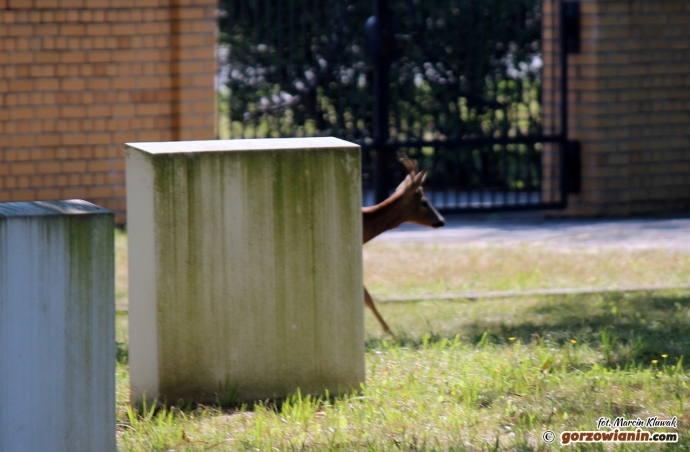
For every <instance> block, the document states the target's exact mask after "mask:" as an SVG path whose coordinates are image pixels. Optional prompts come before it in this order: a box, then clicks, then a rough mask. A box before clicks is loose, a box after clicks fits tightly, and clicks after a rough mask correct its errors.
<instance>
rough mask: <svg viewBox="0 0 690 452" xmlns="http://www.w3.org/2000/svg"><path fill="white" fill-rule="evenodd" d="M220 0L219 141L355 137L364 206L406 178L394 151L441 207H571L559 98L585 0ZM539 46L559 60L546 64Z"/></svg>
mask: <svg viewBox="0 0 690 452" xmlns="http://www.w3.org/2000/svg"><path fill="white" fill-rule="evenodd" d="M546 2H550V5H548V6H549V7H548V8H547V7H546V6H547V5H546V4H545V3H546ZM542 3H544V4H542ZM220 5H221V8H220V10H221V18H220V30H221V41H220V46H219V51H218V56H219V68H220V72H219V74H218V89H219V93H220V95H219V99H220V104H219V112H220V114H219V135H220V138H262V137H300V136H336V137H339V138H343V139H345V140H349V141H353V142H355V143H358V144H360V145H361V147H362V151H363V153H362V165H363V168H362V170H363V171H362V172H363V181H362V182H363V188H364V200H363V201H364V204H365V205H368V204H373V203H374V202H379V201H381V200H383V199H385V198H386V197H387V196H388V195H389V194H390V193H391V192H392V190H394V188H395V186H396V185H397V183H398V182H399V181H401V180H402V179H403V176H404V174H403V172H402V167H401V166H400V165H399V164H397V162H396V158H395V155H396V152H397V151H402V152H405V153H407V154H408V155H409V156H410V157H412V158H416V159H418V160H419V163H420V166H422V167H426V168H428V169H429V177H428V182H427V184H426V186H425V187H426V188H425V192H426V193H427V196H428V197H429V198H430V200H431V201H432V202H433V203H434V205H436V206H437V207H438V208H439V209H440V210H443V211H445V212H460V211H475V210H517V209H545V208H563V207H565V205H566V199H567V192H568V191H576V190H577V189H578V183H577V178H578V174H577V168H578V162H577V146H575V145H574V144H572V143H569V142H568V139H567V136H566V128H567V115H566V111H567V108H566V107H567V106H566V101H567V96H565V95H564V93H566V92H567V86H566V83H567V79H566V77H565V74H566V73H567V72H566V61H567V60H566V58H565V56H566V54H567V53H569V52H572V51H576V50H577V40H576V39H575V38H576V33H574V32H569V30H573V31H576V28H577V21H578V11H579V10H578V8H577V3H575V2H561V1H560V0H542V1H540V0H481V1H477V0H377V1H376V2H375V4H374V2H371V1H368V0H221V4H220ZM545 12H547V13H548V14H550V15H551V16H549V17H547V18H548V19H549V23H550V24H552V27H550V28H549V29H546V30H545V29H544V27H543V21H544V20H545V16H544V14H545ZM547 35H548V36H547ZM545 43H549V45H554V46H555V49H556V52H554V53H553V54H554V55H559V57H558V58H550V59H549V61H548V63H549V66H548V67H545V66H544V58H543V48H544V46H545ZM545 88H548V89H549V93H550V95H549V96H548V98H545V96H542V92H543V91H544V89H545Z"/></svg>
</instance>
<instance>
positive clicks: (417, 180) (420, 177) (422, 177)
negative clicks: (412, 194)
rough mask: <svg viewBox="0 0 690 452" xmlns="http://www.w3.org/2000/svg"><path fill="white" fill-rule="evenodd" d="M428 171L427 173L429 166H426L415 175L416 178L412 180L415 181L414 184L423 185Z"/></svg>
mask: <svg viewBox="0 0 690 452" xmlns="http://www.w3.org/2000/svg"><path fill="white" fill-rule="evenodd" d="M426 173H427V168H424V169H423V170H421V171H420V172H419V173H418V174H417V175H416V176H415V177H414V179H412V182H414V184H415V185H416V186H417V187H421V186H422V184H423V183H424V181H425V180H426Z"/></svg>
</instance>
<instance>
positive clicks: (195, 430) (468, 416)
mask: <svg viewBox="0 0 690 452" xmlns="http://www.w3.org/2000/svg"><path fill="white" fill-rule="evenodd" d="M125 242H126V240H125V237H124V234H121V233H118V236H117V237H116V246H117V253H118V256H117V266H118V269H117V272H118V276H117V281H118V282H117V284H118V302H119V303H120V304H121V305H122V304H124V303H126V298H123V297H126V270H125V269H123V268H121V266H122V265H123V263H124V262H126V255H125V257H124V258H123V253H126V245H125ZM373 245H375V246H373ZM365 275H366V277H365V279H366V283H367V285H368V287H369V288H370V289H371V291H372V293H374V295H375V296H376V295H379V296H384V295H386V296H390V295H416V294H422V293H436V292H441V291H460V290H463V291H464V290H476V291H478V290H505V289H523V288H525V289H526V288H552V287H586V286H593V285H611V284H618V285H620V286H623V285H628V284H630V285H633V284H634V285H639V284H677V283H682V282H687V281H688V275H690V256H688V255H684V254H673V253H669V252H663V251H620V252H614V251H606V252H592V251H591V250H585V249H581V250H577V249H571V250H568V251H564V250H561V251H554V252H549V251H548V250H546V249H541V248H539V247H522V248H520V247H517V248H516V247H513V248H500V249H499V248H495V249H493V248H486V249H478V248H471V247H462V246H459V245H451V246H449V247H445V246H444V247H443V248H434V247H433V246H426V245H424V246H415V247H409V248H407V249H405V248H403V249H402V250H401V249H400V247H393V246H391V245H388V244H372V246H367V247H365ZM591 278H594V281H592V280H591ZM123 284H124V285H125V286H124V287H125V289H123ZM379 309H380V311H381V313H382V314H383V316H384V317H385V318H386V320H388V322H389V324H391V326H392V327H393V329H394V330H395V331H396V333H397V338H396V339H395V340H389V339H386V338H384V337H383V335H382V334H381V332H380V327H379V326H378V323H376V321H375V319H374V318H373V317H372V316H371V315H370V314H369V313H368V312H367V313H366V332H367V333H366V334H367V337H366V343H367V353H366V364H367V382H366V385H364V387H363V388H362V390H361V392H359V393H357V394H352V395H351V396H348V397H341V398H336V399H330V400H322V399H314V398H312V397H309V396H299V395H296V396H295V397H293V398H292V399H290V400H287V401H286V402H285V403H282V404H280V405H275V404H273V403H270V402H269V403H261V404H258V405H255V406H243V407H237V408H234V409H226V408H224V409H221V408H219V407H209V406H200V407H196V408H195V409H180V408H174V407H173V408H169V409H162V410H159V411H146V412H145V413H142V414H138V413H136V412H135V411H133V410H132V409H131V408H130V407H129V406H128V404H127V397H128V373H127V360H126V349H127V333H126V325H127V314H126V312H121V313H118V317H117V340H118V342H119V343H120V344H121V345H120V348H119V350H120V352H119V362H118V370H117V391H118V394H117V410H118V428H117V433H118V446H119V447H120V449H121V450H141V451H150V450H160V451H167V450H175V451H184V450H195V451H196V450H199V451H202V450H213V451H216V450H218V451H224V450H267V451H268V450H487V451H488V450H492V451H493V450H511V451H512V450H518V451H523V450H524V451H532V450H556V449H558V448H559V446H558V445H557V444H558V439H556V443H554V444H552V445H548V444H546V443H544V441H543V440H542V434H543V432H544V431H545V430H552V431H553V432H555V433H556V434H557V435H558V434H560V433H561V432H563V431H565V430H589V431H591V430H596V427H595V422H596V420H597V419H599V418H600V417H608V418H611V419H612V420H613V419H614V418H616V417H617V416H624V417H626V418H627V419H636V418H638V417H639V418H642V419H643V420H646V418H647V417H649V416H659V417H660V418H668V417H671V416H677V417H678V429H677V430H675V429H647V430H649V431H650V432H658V431H664V430H668V431H677V432H679V433H680V442H679V443H677V444H673V445H667V446H666V447H665V448H664V447H659V446H654V447H653V446H652V445H650V444H647V443H641V444H637V445H635V444H628V445H625V446H623V447H621V446H616V447H615V448H616V450H619V449H621V450H640V451H642V450H650V449H652V448H653V450H660V449H664V450H690V414H688V413H690V410H689V409H688V403H689V401H688V399H689V398H690V387H689V384H690V373H688V371H687V370H686V368H685V366H684V363H683V357H684V356H685V357H688V356H689V355H690V291H687V290H685V291H683V290H669V291H663V292H654V293H636V294H628V295H626V294H616V293H613V294H606V295H598V294H588V295H569V296H546V297H525V298H511V299H490V300H479V301H475V302H458V301H443V302H442V301H424V302H409V303H381V304H379ZM606 430H607V429H605V430H604V431H606ZM585 446H586V445H585ZM576 448H577V450H612V449H613V448H614V446H613V445H612V444H591V445H589V446H587V447H583V445H578V446H576ZM573 450H575V448H574V449H573Z"/></svg>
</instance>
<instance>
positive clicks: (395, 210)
mask: <svg viewBox="0 0 690 452" xmlns="http://www.w3.org/2000/svg"><path fill="white" fill-rule="evenodd" d="M398 159H399V160H400V163H402V164H403V166H404V167H405V169H406V170H407V173H408V174H407V177H405V180H403V181H402V183H400V185H399V186H398V188H396V189H395V192H394V193H393V194H392V195H391V196H390V197H389V198H388V199H386V200H384V201H383V202H381V203H380V204H377V205H375V206H371V207H362V232H363V234H362V235H363V237H362V242H363V243H362V244H365V243H367V242H368V241H370V240H371V239H373V238H374V237H376V236H378V235H379V234H382V233H383V232H386V231H389V230H391V229H395V228H397V227H398V226H400V225H401V224H403V223H405V222H410V223H416V224H419V225H422V226H429V227H431V228H434V229H435V228H440V227H441V226H443V225H444V224H445V223H446V222H445V220H444V218H443V216H441V214H440V213H438V211H437V210H436V208H434V206H433V205H432V204H431V203H430V202H429V200H428V199H427V198H426V196H424V189H423V188H422V184H424V181H425V179H426V174H427V169H426V168H424V169H423V170H422V171H419V169H418V167H417V161H416V160H411V159H410V158H409V157H407V155H405V154H404V153H402V152H399V153H398ZM364 305H365V306H366V307H368V308H369V309H371V312H372V313H373V314H374V317H376V320H378V322H379V324H380V325H381V328H383V330H384V332H385V333H387V334H390V335H391V336H392V335H393V332H392V331H391V329H390V328H389V327H388V324H387V323H386V321H385V320H383V317H382V316H381V314H379V311H378V310H377V309H376V305H375V304H374V299H373V298H372V297H371V295H370V294H369V291H368V290H367V288H366V287H365V288H364Z"/></svg>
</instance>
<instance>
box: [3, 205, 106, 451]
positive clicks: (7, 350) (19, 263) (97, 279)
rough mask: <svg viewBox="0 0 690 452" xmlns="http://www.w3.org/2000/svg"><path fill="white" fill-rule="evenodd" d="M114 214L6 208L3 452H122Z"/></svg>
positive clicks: (91, 208) (87, 208) (88, 208)
mask: <svg viewBox="0 0 690 452" xmlns="http://www.w3.org/2000/svg"><path fill="white" fill-rule="evenodd" d="M113 227H114V216H113V213H112V212H110V211H108V210H105V209H103V208H100V207H98V206H95V205H93V204H90V203H87V202H85V201H80V200H71V201H50V202H13V203H3V204H0V450H1V451H3V452H12V451H17V452H26V451H64V452H72V451H85V452H86V451H115V300H114V297H115V289H114V277H115V271H114V247H113Z"/></svg>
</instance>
